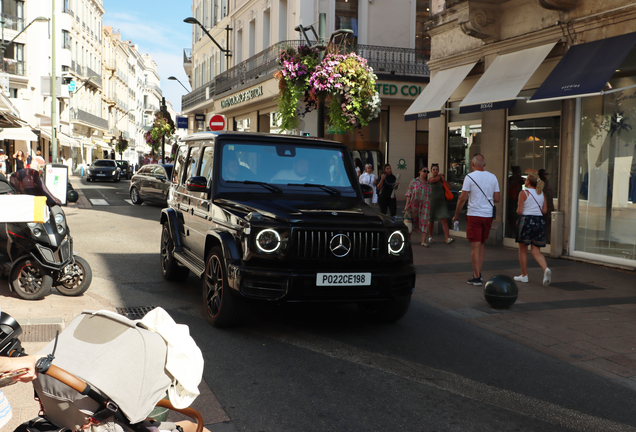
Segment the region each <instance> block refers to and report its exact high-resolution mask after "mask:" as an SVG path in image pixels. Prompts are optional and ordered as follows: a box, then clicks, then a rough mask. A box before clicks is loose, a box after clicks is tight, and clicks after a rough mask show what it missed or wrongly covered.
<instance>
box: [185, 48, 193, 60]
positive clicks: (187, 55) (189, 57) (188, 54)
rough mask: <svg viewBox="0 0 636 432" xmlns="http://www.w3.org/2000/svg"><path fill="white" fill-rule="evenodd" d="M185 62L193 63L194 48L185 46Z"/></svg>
mask: <svg viewBox="0 0 636 432" xmlns="http://www.w3.org/2000/svg"><path fill="white" fill-rule="evenodd" d="M183 62H184V63H192V50H191V49H188V48H185V49H184V50H183Z"/></svg>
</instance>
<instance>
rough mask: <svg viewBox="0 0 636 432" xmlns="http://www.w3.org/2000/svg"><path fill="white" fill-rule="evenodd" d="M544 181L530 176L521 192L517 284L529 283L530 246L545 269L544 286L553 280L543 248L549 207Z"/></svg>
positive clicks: (518, 223) (537, 260)
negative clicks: (519, 272)
mask: <svg viewBox="0 0 636 432" xmlns="http://www.w3.org/2000/svg"><path fill="white" fill-rule="evenodd" d="M543 186H544V184H543V181H541V180H540V179H539V176H538V175H537V174H534V173H532V174H528V176H527V177H526V179H525V187H526V189H525V190H522V191H521V192H519V201H518V204H517V213H518V214H519V215H520V216H519V219H518V220H517V229H516V241H517V243H518V244H519V264H520V265H521V276H515V277H514V280H516V281H517V282H528V245H530V252H531V253H532V256H533V257H534V259H535V261H536V262H537V264H539V265H540V266H541V268H542V269H543V285H544V286H548V285H550V282H551V280H552V270H550V269H549V268H548V264H547V263H546V261H545V257H544V256H543V254H542V253H541V248H542V247H544V246H545V244H546V242H545V220H544V218H543V215H544V214H545V213H546V211H547V209H548V206H547V202H546V199H545V194H544V193H542V190H543Z"/></svg>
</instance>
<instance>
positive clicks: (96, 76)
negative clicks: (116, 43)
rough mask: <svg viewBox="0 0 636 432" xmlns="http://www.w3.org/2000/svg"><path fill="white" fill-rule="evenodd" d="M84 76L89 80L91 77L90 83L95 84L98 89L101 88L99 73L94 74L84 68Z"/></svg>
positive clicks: (89, 69)
mask: <svg viewBox="0 0 636 432" xmlns="http://www.w3.org/2000/svg"><path fill="white" fill-rule="evenodd" d="M86 76H88V77H89V78H90V77H92V79H91V82H93V83H95V85H97V86H99V87H101V86H102V77H101V75H100V73H99V72H95V71H94V70H93V69H91V68H89V67H88V66H86Z"/></svg>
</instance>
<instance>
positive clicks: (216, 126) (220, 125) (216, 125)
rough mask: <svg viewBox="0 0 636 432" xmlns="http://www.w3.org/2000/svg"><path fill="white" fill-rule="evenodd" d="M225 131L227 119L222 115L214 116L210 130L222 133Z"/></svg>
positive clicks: (211, 119)
mask: <svg viewBox="0 0 636 432" xmlns="http://www.w3.org/2000/svg"><path fill="white" fill-rule="evenodd" d="M224 129H225V117H223V116H222V115H218V114H216V115H213V116H212V118H210V130H211V131H220V130H224Z"/></svg>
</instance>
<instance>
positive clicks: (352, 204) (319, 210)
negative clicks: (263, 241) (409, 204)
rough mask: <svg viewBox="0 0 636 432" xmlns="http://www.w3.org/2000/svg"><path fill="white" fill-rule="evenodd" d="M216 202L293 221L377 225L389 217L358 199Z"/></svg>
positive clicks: (236, 210) (242, 213)
mask: <svg viewBox="0 0 636 432" xmlns="http://www.w3.org/2000/svg"><path fill="white" fill-rule="evenodd" d="M216 204H217V205H219V206H221V207H224V208H225V209H227V210H228V211H230V212H231V213H235V214H236V215H237V216H242V217H245V216H246V215H247V214H248V213H250V212H255V213H260V214H262V215H263V217H265V218H272V219H277V220H279V221H281V222H289V223H294V224H301V225H302V224H304V223H308V224H317V223H318V224H320V223H334V222H336V223H339V224H346V223H348V222H351V223H355V224H356V225H360V224H371V225H377V226H381V225H384V223H386V222H387V221H388V220H389V218H387V217H386V216H383V215H380V214H379V213H378V212H377V211H375V210H374V209H373V208H371V207H369V206H368V205H366V204H364V203H363V202H360V200H359V199H358V198H343V197H336V198H325V199H321V200H317V199H312V200H303V199H299V198H298V197H293V198H282V197H278V198H277V199H262V200H258V199H253V198H252V199H249V200H248V199H246V200H240V199H239V200H227V199H219V200H217V201H216Z"/></svg>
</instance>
